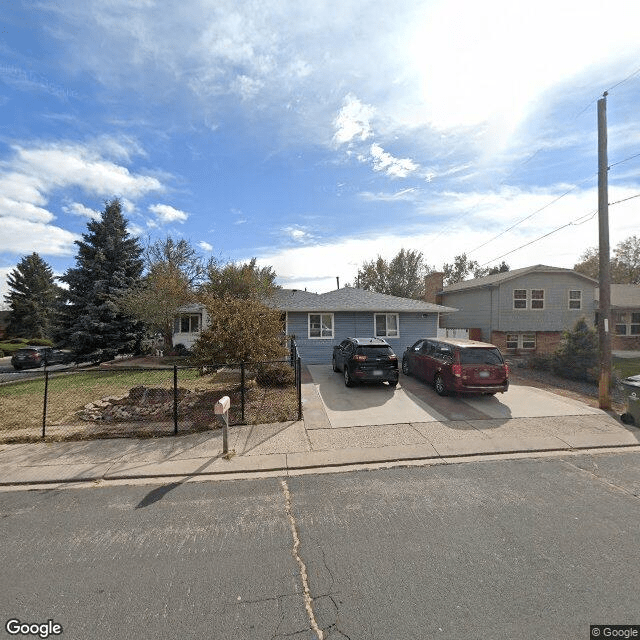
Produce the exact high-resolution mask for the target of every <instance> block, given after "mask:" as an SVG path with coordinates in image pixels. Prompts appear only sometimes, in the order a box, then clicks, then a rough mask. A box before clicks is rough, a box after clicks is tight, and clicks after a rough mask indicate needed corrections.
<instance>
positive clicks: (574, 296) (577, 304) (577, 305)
mask: <svg viewBox="0 0 640 640" xmlns="http://www.w3.org/2000/svg"><path fill="white" fill-rule="evenodd" d="M569 309H582V291H579V290H576V289H572V290H571V291H569Z"/></svg>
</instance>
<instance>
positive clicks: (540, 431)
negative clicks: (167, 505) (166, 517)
mask: <svg viewBox="0 0 640 640" xmlns="http://www.w3.org/2000/svg"><path fill="white" fill-rule="evenodd" d="M302 389H303V406H304V420H303V421H298V422H288V423H277V424H262V425H253V426H236V427H231V428H230V430H229V446H230V449H233V450H235V455H234V456H233V457H231V458H230V459H228V460H227V459H225V458H223V457H222V431H221V430H215V431H211V432H206V433H198V434H191V435H184V436H177V437H167V438H155V439H131V438H122V439H110V440H91V441H81V442H45V443H34V444H32V443H30V444H7V445H0V486H5V487H10V486H16V485H38V484H57V483H63V482H65V483H70V482H96V481H100V482H107V481H123V480H131V479H142V478H181V479H188V478H190V477H195V476H219V477H226V476H227V475H229V476H231V477H237V476H238V474H246V473H277V474H285V475H286V474H288V473H292V472H301V470H305V469H307V470H308V469H311V470H313V469H316V470H317V469H320V468H323V467H329V468H332V467H336V468H338V467H345V466H350V465H367V464H381V463H403V462H405V463H409V462H410V461H416V460H417V461H420V460H423V461H431V462H436V463H437V462H448V461H453V460H456V459H461V458H465V457H468V456H483V455H495V454H527V453H530V454H536V453H537V454H540V455H548V454H550V453H551V452H575V451H584V450H593V449H607V448H619V447H638V446H639V445H640V430H639V429H636V428H635V427H629V426H625V425H623V424H621V423H620V422H619V421H618V420H616V419H615V418H614V417H612V416H611V415H609V414H607V413H605V412H604V411H593V412H591V413H588V414H583V415H565V416H562V417H524V418H512V419H508V420H505V419H477V420H476V419H467V420H442V421H437V420H436V421H434V420H432V421H429V422H404V423H400V424H383V425H374V426H371V425H370V426H349V427H336V426H332V424H331V422H330V420H329V418H328V416H327V413H326V411H325V409H324V404H323V402H322V399H321V398H320V396H319V393H318V388H317V385H315V384H314V383H313V380H312V379H311V378H310V376H308V375H305V377H304V378H303V385H302Z"/></svg>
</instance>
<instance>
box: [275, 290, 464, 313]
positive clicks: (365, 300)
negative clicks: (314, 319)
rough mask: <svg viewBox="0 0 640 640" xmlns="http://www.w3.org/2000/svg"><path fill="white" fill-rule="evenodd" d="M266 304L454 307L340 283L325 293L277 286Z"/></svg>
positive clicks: (284, 307) (295, 307)
mask: <svg viewBox="0 0 640 640" xmlns="http://www.w3.org/2000/svg"><path fill="white" fill-rule="evenodd" d="M266 304H267V305H268V306H270V307H274V308H276V309H281V310H282V311H307V312H309V311H311V312H313V311H377V312H401V311H422V312H423V313H447V312H450V311H457V309H454V308H452V307H444V306H442V305H438V304H432V303H430V302H424V301H423V300H413V299H411V298H399V297H397V296H388V295H386V294H384V293H376V292H374V291H367V290H366V289H356V288H355V287H343V288H342V289H336V290H335V291H329V292H328V293H311V292H309V291H300V290H298V289H277V290H276V291H275V293H274V294H273V296H272V297H271V298H270V299H269V300H267V301H266Z"/></svg>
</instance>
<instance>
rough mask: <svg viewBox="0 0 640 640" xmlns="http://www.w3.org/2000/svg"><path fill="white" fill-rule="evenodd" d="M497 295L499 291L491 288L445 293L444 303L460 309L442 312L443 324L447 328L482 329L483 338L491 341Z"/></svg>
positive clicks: (443, 296)
mask: <svg viewBox="0 0 640 640" xmlns="http://www.w3.org/2000/svg"><path fill="white" fill-rule="evenodd" d="M496 295H497V291H496V290H494V289H489V288H483V289H470V290H467V291H454V292H452V293H444V294H443V295H442V304H443V305H445V306H447V307H455V308H456V309H458V311H456V312H455V313H444V314H442V316H441V324H442V326H443V327H445V328H447V329H482V339H483V340H487V341H489V340H490V338H491V323H492V318H491V313H492V306H493V305H492V296H493V297H494V300H495V297H496ZM494 321H495V320H494Z"/></svg>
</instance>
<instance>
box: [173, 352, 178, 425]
mask: <svg viewBox="0 0 640 640" xmlns="http://www.w3.org/2000/svg"><path fill="white" fill-rule="evenodd" d="M173 435H174V436H177V435H178V365H177V364H174V365H173Z"/></svg>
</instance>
